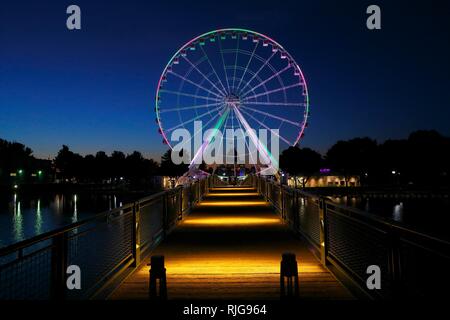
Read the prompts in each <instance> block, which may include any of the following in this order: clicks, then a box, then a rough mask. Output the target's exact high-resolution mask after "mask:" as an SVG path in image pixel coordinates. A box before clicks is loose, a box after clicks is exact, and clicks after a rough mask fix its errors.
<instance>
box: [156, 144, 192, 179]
mask: <svg viewBox="0 0 450 320" xmlns="http://www.w3.org/2000/svg"><path fill="white" fill-rule="evenodd" d="M180 152H181V153H180V156H182V152H183V150H182V151H180ZM188 169H189V165H187V164H184V163H182V164H174V163H173V162H172V150H171V149H169V150H167V151H166V152H165V153H164V154H163V156H162V157H161V173H162V175H165V176H169V177H180V176H182V175H183V174H184V173H185V172H187V171H188Z"/></svg>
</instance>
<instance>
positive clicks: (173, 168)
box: [0, 130, 450, 186]
mask: <svg viewBox="0 0 450 320" xmlns="http://www.w3.org/2000/svg"><path fill="white" fill-rule="evenodd" d="M170 155H171V154H170V150H169V151H167V152H166V153H165V154H164V155H163V156H162V158H161V162H159V163H158V162H157V161H155V160H153V159H146V158H145V157H144V156H143V155H142V154H141V153H140V152H138V151H134V152H132V153H130V154H125V153H123V152H121V151H114V152H112V153H111V154H110V155H108V154H106V153H105V152H104V151H99V152H97V153H96V154H95V155H91V154H89V155H85V156H82V155H80V154H78V153H75V152H73V151H71V150H70V149H69V147H68V146H65V145H64V146H62V148H61V149H60V150H59V151H58V153H57V155H56V156H55V158H54V159H52V160H42V159H37V158H35V157H34V156H33V151H32V150H31V149H30V148H28V147H26V146H25V145H23V144H21V143H18V142H8V141H6V140H2V139H0V182H2V183H9V182H11V181H19V182H20V181H24V182H33V181H47V182H52V181H54V180H55V178H56V179H58V180H60V181H76V182H86V183H88V182H95V183H104V182H105V181H109V182H111V181H121V180H122V179H123V180H126V181H129V182H132V183H145V181H147V180H149V179H151V178H152V177H153V176H155V175H164V176H172V177H176V176H180V175H182V174H183V173H184V172H186V171H187V165H174V164H173V163H172V161H171V157H170ZM280 168H281V170H283V172H287V173H288V174H289V175H291V176H302V177H304V180H303V183H306V182H307V180H308V179H309V177H311V176H312V175H315V174H317V173H318V172H319V170H320V169H321V168H329V169H331V170H332V172H333V173H334V174H336V175H341V176H344V177H346V178H349V177H350V176H353V175H357V176H359V177H360V179H361V182H362V183H363V184H369V185H381V184H385V185H388V184H405V185H406V184H413V185H446V186H448V185H449V174H450V138H449V137H445V136H443V135H441V134H440V133H438V132H436V131H433V130H431V131H425V130H422V131H415V132H413V133H411V134H410V135H409V137H408V138H407V139H398V140H392V139H390V140H387V141H384V142H383V143H378V142H377V141H376V140H373V139H370V138H367V137H365V138H355V139H350V140H346V141H338V142H337V143H335V144H334V145H333V146H332V147H331V148H330V149H328V151H327V152H326V154H325V155H323V156H322V155H321V154H320V153H318V152H317V151H315V150H312V149H310V148H299V147H289V148H288V149H286V150H284V151H283V152H282V153H281V155H280ZM12 175H14V176H12ZM121 178H122V179H121Z"/></svg>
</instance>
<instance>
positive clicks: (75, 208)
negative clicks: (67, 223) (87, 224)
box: [72, 195, 78, 222]
mask: <svg viewBox="0 0 450 320" xmlns="http://www.w3.org/2000/svg"><path fill="white" fill-rule="evenodd" d="M77 203H78V196H77V195H74V196H73V216H72V222H77V221H78V208H77Z"/></svg>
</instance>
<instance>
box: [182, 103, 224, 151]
mask: <svg viewBox="0 0 450 320" xmlns="http://www.w3.org/2000/svg"><path fill="white" fill-rule="evenodd" d="M219 109H220V107H219ZM223 110H225V106H222V109H220V111H219V112H217V113H216V114H215V115H214V116H213V117H211V119H209V120H208V121H206V122H205V123H204V124H202V127H201V128H200V129H198V130H197V131H195V133H194V135H192V136H191V137H190V138H189V139H188V140H186V142H187V143H189V142H191V141H192V139H194V137H195V136H196V135H197V134H198V133H200V132H201V131H202V130H203V129H204V128H206V127H208V125H209V124H210V123H211V122H213V121H214V120H215V119H216V118H217V117H219V116H220V114H221V113H222V111H223ZM202 139H203V137H202Z"/></svg>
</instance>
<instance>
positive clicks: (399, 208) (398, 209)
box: [392, 202, 403, 222]
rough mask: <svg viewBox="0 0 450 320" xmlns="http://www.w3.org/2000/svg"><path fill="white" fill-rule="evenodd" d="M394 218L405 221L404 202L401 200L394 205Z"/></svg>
mask: <svg viewBox="0 0 450 320" xmlns="http://www.w3.org/2000/svg"><path fill="white" fill-rule="evenodd" d="M392 218H393V219H394V220H395V221H398V222H402V221H403V202H400V203H398V204H396V205H395V206H394V212H393V213H392Z"/></svg>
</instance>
